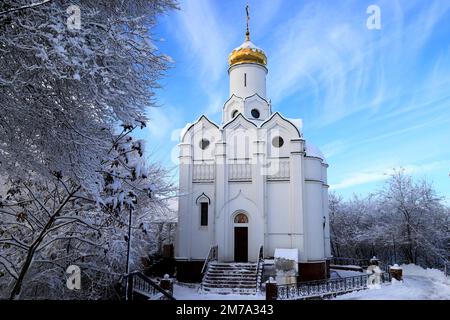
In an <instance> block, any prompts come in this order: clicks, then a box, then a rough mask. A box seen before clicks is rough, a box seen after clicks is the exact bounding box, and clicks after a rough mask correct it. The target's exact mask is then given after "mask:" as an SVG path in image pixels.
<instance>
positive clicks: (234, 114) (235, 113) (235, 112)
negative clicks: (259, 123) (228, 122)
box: [231, 110, 239, 118]
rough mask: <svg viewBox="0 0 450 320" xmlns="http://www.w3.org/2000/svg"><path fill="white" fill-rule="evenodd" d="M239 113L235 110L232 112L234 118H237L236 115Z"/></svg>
mask: <svg viewBox="0 0 450 320" xmlns="http://www.w3.org/2000/svg"><path fill="white" fill-rule="evenodd" d="M238 113H239V111H237V110H234V111H233V112H232V113H231V117H232V118H236V116H237V115H238Z"/></svg>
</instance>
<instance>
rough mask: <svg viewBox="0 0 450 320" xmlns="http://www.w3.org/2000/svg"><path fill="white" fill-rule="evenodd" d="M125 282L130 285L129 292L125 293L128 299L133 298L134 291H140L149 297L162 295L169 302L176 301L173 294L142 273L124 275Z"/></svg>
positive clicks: (135, 272)
mask: <svg viewBox="0 0 450 320" xmlns="http://www.w3.org/2000/svg"><path fill="white" fill-rule="evenodd" d="M124 281H127V282H128V284H129V285H128V290H129V292H125V295H126V296H127V297H128V298H131V297H132V292H133V291H136V290H139V291H140V292H144V293H147V294H149V295H155V294H157V293H161V294H162V295H164V296H165V297H166V298H167V299H169V300H176V299H175V298H174V297H173V295H172V294H170V293H169V292H167V291H166V290H164V289H163V288H161V287H160V286H159V285H158V284H157V283H156V282H154V281H153V280H151V279H150V278H149V277H147V276H146V275H145V274H143V273H142V272H140V271H134V272H131V273H129V274H126V275H124ZM124 287H125V286H124Z"/></svg>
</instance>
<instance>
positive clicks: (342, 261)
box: [331, 257, 370, 268]
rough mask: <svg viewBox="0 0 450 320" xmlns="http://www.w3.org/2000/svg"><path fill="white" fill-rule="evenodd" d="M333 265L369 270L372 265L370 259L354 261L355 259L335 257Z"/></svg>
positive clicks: (332, 261)
mask: <svg viewBox="0 0 450 320" xmlns="http://www.w3.org/2000/svg"><path fill="white" fill-rule="evenodd" d="M331 264H333V265H337V266H346V265H348V266H358V267H361V268H367V267H368V266H369V265H370V260H369V259H354V258H341V257H333V258H331Z"/></svg>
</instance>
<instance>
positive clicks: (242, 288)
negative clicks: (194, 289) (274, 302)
mask: <svg viewBox="0 0 450 320" xmlns="http://www.w3.org/2000/svg"><path fill="white" fill-rule="evenodd" d="M258 277H259V279H261V272H260V274H257V265H256V263H224V262H212V263H210V264H209V265H208V269H207V271H206V274H205V276H204V278H203V282H202V290H203V292H205V293H208V292H210V293H219V294H230V293H233V294H256V291H257V290H256V280H257V279H258Z"/></svg>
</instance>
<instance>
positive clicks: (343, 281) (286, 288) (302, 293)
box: [278, 272, 391, 300]
mask: <svg viewBox="0 0 450 320" xmlns="http://www.w3.org/2000/svg"><path fill="white" fill-rule="evenodd" d="M369 277H370V275H367V274H363V275H360V276H354V277H345V278H339V279H329V280H319V281H310V282H299V283H295V284H287V285H278V300H301V299H308V298H315V297H326V296H335V295H340V294H344V293H348V292H352V291H358V290H364V289H367V288H368V282H369ZM390 281H391V275H390V274H389V273H388V272H383V273H381V274H380V282H381V283H385V282H390Z"/></svg>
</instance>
